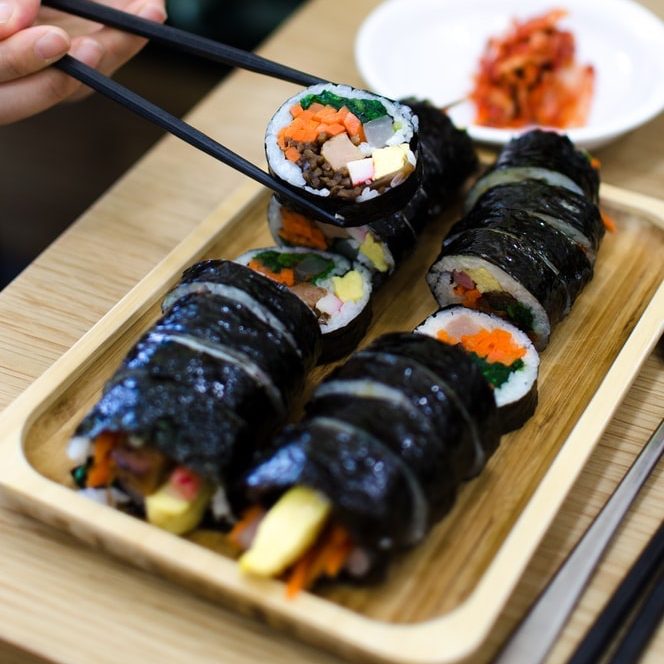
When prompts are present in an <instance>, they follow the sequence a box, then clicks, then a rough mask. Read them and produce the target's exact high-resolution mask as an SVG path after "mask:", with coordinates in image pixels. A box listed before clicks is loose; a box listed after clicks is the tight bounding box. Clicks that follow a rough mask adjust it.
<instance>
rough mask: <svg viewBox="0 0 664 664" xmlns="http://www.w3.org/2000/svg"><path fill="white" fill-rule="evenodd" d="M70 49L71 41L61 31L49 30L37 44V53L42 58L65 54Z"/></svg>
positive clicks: (46, 58)
mask: <svg viewBox="0 0 664 664" xmlns="http://www.w3.org/2000/svg"><path fill="white" fill-rule="evenodd" d="M68 49H69V42H68V41H67V40H66V39H65V38H64V36H63V35H62V34H61V33H59V32H47V33H46V34H45V35H42V36H41V37H40V38H39V39H38V40H37V43H36V44H35V53H37V56H38V57H40V58H41V59H42V60H52V59H53V58H57V57H58V56H59V55H64V54H65V53H66V52H67V50H68Z"/></svg>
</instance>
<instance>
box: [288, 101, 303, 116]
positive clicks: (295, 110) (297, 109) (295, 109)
mask: <svg viewBox="0 0 664 664" xmlns="http://www.w3.org/2000/svg"><path fill="white" fill-rule="evenodd" d="M303 110H304V109H303V108H302V106H301V105H300V104H293V106H291V109H290V114H291V115H292V116H293V117H294V118H296V117H297V116H298V115H301V114H302V111H303Z"/></svg>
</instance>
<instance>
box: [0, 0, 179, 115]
mask: <svg viewBox="0 0 664 664" xmlns="http://www.w3.org/2000/svg"><path fill="white" fill-rule="evenodd" d="M102 2H103V3H104V4H106V5H111V6H113V7H115V8H117V9H122V10H124V11H127V12H130V13H132V14H136V15H138V16H141V17H142V18H146V19H149V20H151V21H158V22H160V23H161V22H163V21H164V20H165V18H166V12H165V9H164V0H102ZM144 45H145V40H144V39H142V38H140V37H135V36H133V35H129V34H127V33H124V32H120V31H119V30H114V29H112V28H108V27H105V26H102V25H99V24H98V23H93V22H91V21H86V20H84V19H82V18H78V17H76V16H72V15H70V14H64V13H62V12H59V11H55V10H53V9H49V8H46V7H41V3H40V1H39V0H0V125H2V124H8V123H10V122H15V121H17V120H21V119H23V118H27V117H29V116H31V115H34V114H36V113H39V112H41V111H43V110H45V109H47V108H50V107H51V106H54V105H55V104H57V103H59V102H61V101H63V100H65V99H67V100H70V99H77V98H80V97H82V96H85V95H86V94H88V93H89V90H88V89H87V88H85V87H83V86H82V85H81V84H80V83H79V82H78V81H75V80H74V79H72V78H70V77H69V76H67V75H66V74H64V73H63V72H61V71H58V70H56V69H51V68H49V67H48V66H49V65H50V64H52V63H53V62H55V61H56V60H59V59H60V58H61V57H62V56H63V55H65V53H69V54H70V55H72V56H73V57H75V58H77V59H78V60H81V61H82V62H84V63H85V64H87V65H89V66H90V67H94V68H95V69H98V70H99V71H101V72H102V73H104V74H112V73H113V72H114V71H115V70H116V69H117V68H118V67H120V66H121V65H123V64H124V63H125V62H126V61H127V60H129V59H130V58H131V57H133V56H134V55H135V54H136V53H138V51H140V50H141V48H143V46H144Z"/></svg>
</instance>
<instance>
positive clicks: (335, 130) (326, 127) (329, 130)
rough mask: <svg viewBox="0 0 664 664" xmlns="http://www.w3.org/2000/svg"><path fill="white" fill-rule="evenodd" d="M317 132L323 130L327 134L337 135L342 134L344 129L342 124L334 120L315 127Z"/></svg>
mask: <svg viewBox="0 0 664 664" xmlns="http://www.w3.org/2000/svg"><path fill="white" fill-rule="evenodd" d="M316 130H317V132H318V133H320V132H321V131H324V132H325V133H326V134H327V135H328V136H337V135H338V134H343V133H344V132H345V131H346V130H345V128H344V126H343V125H341V124H339V123H338V122H335V123H334V124H320V125H318V127H317V128H316Z"/></svg>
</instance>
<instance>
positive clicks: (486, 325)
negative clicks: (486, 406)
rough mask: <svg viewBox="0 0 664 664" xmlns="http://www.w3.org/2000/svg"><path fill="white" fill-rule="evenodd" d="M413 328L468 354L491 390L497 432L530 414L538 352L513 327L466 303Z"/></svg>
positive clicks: (533, 405)
mask: <svg viewBox="0 0 664 664" xmlns="http://www.w3.org/2000/svg"><path fill="white" fill-rule="evenodd" d="M415 331H416V332H419V333H421V334H427V335H429V336H431V337H434V338H435V339H438V341H441V342H443V343H446V344H451V345H459V346H460V347H462V348H463V349H464V350H465V351H466V352H468V353H469V355H470V357H471V358H472V360H473V361H474V362H476V363H477V365H478V366H479V367H480V369H481V370H482V373H483V374H484V377H485V378H486V379H487V381H488V382H489V384H490V385H491V386H492V388H493V393H494V396H495V399H496V405H497V406H498V418H499V421H500V431H501V433H508V432H509V431H513V430H515V429H518V428H519V427H521V426H522V425H523V424H524V423H525V422H526V420H528V418H530V417H531V415H533V413H534V412H535V408H536V406H537V373H538V367H539V355H538V354H537V351H536V350H535V348H534V346H533V344H532V342H531V341H530V339H529V338H528V337H527V335H526V334H525V333H523V332H522V331H521V330H519V329H518V328H516V327H515V326H514V325H511V324H510V323H508V322H507V321H505V320H503V319H502V318H498V317H497V316H492V315H490V314H485V313H482V312H480V311H475V310H473V309H468V308H466V307H448V308H446V309H443V310H441V311H438V312H436V313H435V314H432V315H431V316H429V318H427V319H426V320H425V321H424V322H423V323H422V324H421V325H419V326H418V327H417V328H416V329H415Z"/></svg>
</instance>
